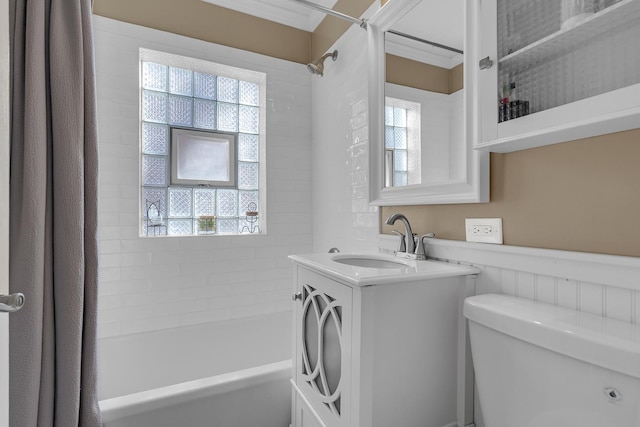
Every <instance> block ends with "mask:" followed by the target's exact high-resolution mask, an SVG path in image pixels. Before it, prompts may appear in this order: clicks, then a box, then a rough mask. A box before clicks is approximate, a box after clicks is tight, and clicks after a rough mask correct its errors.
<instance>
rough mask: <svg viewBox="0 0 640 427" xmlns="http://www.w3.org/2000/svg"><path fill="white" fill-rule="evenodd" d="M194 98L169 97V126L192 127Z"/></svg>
mask: <svg viewBox="0 0 640 427" xmlns="http://www.w3.org/2000/svg"><path fill="white" fill-rule="evenodd" d="M192 108H193V98H188V97H186V96H175V95H169V124H172V125H178V126H191V123H192Z"/></svg>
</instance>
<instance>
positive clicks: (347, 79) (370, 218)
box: [312, 3, 379, 252]
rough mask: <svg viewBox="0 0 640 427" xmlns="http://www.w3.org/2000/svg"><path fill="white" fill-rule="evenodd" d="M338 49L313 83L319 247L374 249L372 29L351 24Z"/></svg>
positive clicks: (316, 239)
mask: <svg viewBox="0 0 640 427" xmlns="http://www.w3.org/2000/svg"><path fill="white" fill-rule="evenodd" d="M375 7H377V4H376V3H374V5H373V6H372V7H371V8H370V9H369V10H368V11H367V12H366V13H365V14H364V16H369V15H370V14H371V13H372V12H373V11H374V9H375ZM333 49H338V59H337V61H335V62H333V61H331V60H330V59H328V60H327V61H326V62H325V72H324V76H323V77H322V78H318V77H314V79H313V84H312V104H313V146H312V153H313V207H314V209H313V248H314V251H315V252H327V251H328V250H329V249H330V248H332V247H338V248H339V249H340V250H341V251H343V252H344V251H371V250H372V249H373V248H375V247H376V245H377V236H378V232H379V213H378V208H377V207H375V206H369V136H368V132H369V129H368V114H367V113H368V107H367V102H368V101H367V100H368V98H367V82H368V78H367V73H368V65H369V64H368V56H367V33H366V31H364V30H363V29H361V28H359V27H358V26H356V25H353V26H351V28H350V29H349V30H348V31H347V32H346V33H345V34H344V35H343V36H342V37H341V38H340V39H339V40H338V41H337V42H336V43H335V44H334V46H332V47H331V49H329V50H328V51H331V50H333Z"/></svg>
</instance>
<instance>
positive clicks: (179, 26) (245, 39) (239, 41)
mask: <svg viewBox="0 0 640 427" xmlns="http://www.w3.org/2000/svg"><path fill="white" fill-rule="evenodd" d="M371 4H372V1H371V0H339V1H338V3H336V5H335V6H334V7H333V9H334V10H337V11H339V12H342V13H346V14H347V15H351V16H354V17H359V16H361V15H362V14H363V13H364V12H365V11H366V10H367V9H368V8H369V6H371ZM93 13H95V14H96V15H100V16H104V17H107V18H112V19H117V20H119V21H124V22H129V23H132V24H137V25H142V26H144V27H150V28H156V29H159V30H163V31H168V32H171V33H174V34H180V35H183V36H187V37H192V38H195V39H199V40H205V41H208V42H212V43H217V44H221V45H224V46H230V47H235V48H238V49H243V50H247V51H250V52H256V53H261V54H263V55H268V56H272V57H275V58H280V59H285V60H288V61H293V62H298V63H301V64H306V63H308V62H311V61H312V60H316V59H318V58H319V57H320V56H322V54H324V53H325V51H326V50H327V49H329V48H330V47H331V46H332V45H333V44H334V43H335V42H336V40H338V39H339V38H340V36H342V34H344V32H345V31H346V30H347V29H348V28H349V27H350V26H351V25H353V24H351V23H349V22H346V21H344V20H341V19H338V18H334V17H331V16H327V17H326V18H325V19H324V20H323V21H322V22H321V23H320V25H318V27H317V28H316V30H315V31H314V32H313V33H310V32H307V31H302V30H298V29H296V28H292V27H288V26H286V25H281V24H277V23H275V22H272V21H268V20H266V19H260V18H256V17H254V16H251V15H247V14H243V13H240V12H236V11H234V10H231V9H227V8H224V7H220V6H216V5H213V4H211V3H207V2H204V1H202V0H94V2H93Z"/></svg>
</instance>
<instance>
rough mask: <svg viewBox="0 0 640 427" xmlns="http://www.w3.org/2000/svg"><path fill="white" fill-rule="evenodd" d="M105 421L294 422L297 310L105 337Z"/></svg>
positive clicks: (233, 426) (131, 424)
mask: <svg viewBox="0 0 640 427" xmlns="http://www.w3.org/2000/svg"><path fill="white" fill-rule="evenodd" d="M98 345H99V346H98V356H99V358H98V393H99V397H100V409H101V412H102V418H103V422H104V426H105V427H178V426H179V427H200V426H202V427H205V426H206V427H253V426H255V427H286V426H288V425H289V423H290V418H291V402H290V401H291V392H290V385H289V378H290V377H291V361H290V360H289V358H290V354H291V350H290V349H291V314H290V313H279V314H274V315H268V316H260V317H256V318H250V319H239V320H234V321H228V322H217V323H213V324H206V325H197V326H191V327H186V328H174V329H169V330H164V331H157V332H152V333H144V334H136V335H128V336H125V337H115V338H106V339H102V340H100V341H99V343H98Z"/></svg>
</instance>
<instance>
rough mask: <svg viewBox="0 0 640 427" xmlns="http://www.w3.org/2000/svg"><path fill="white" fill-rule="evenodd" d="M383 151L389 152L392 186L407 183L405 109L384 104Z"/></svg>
mask: <svg viewBox="0 0 640 427" xmlns="http://www.w3.org/2000/svg"><path fill="white" fill-rule="evenodd" d="M384 112H385V120H384V122H385V140H384V148H385V152H387V153H389V152H390V153H391V156H392V158H393V161H392V168H393V172H392V177H393V181H392V182H393V184H392V185H393V186H394V187H399V186H404V185H407V183H408V182H409V181H408V179H407V170H408V168H407V165H408V163H407V110H406V109H405V108H401V107H392V106H388V105H387V106H385V109H384Z"/></svg>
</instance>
